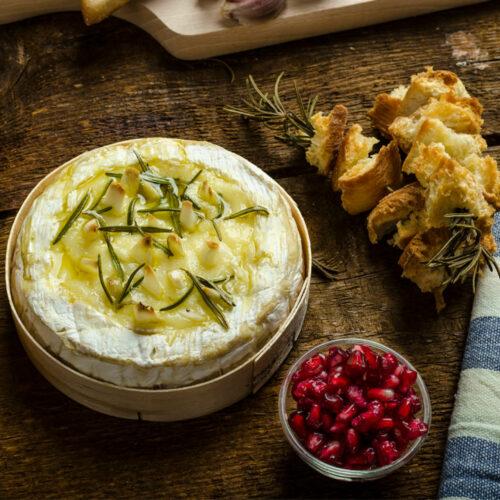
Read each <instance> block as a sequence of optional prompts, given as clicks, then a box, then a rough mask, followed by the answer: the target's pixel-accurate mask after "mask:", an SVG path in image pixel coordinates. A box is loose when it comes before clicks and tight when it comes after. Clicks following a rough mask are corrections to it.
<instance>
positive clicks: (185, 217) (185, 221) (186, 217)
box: [180, 200, 198, 231]
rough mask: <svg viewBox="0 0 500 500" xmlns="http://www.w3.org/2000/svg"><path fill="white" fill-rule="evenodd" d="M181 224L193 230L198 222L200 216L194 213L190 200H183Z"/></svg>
mask: <svg viewBox="0 0 500 500" xmlns="http://www.w3.org/2000/svg"><path fill="white" fill-rule="evenodd" d="M180 221H181V224H182V225H183V226H184V227H185V228H186V229H188V230H189V231H192V230H193V229H194V227H195V226H196V223H197V222H198V216H197V215H196V214H195V213H194V210H193V204H192V203H191V202H190V201H187V200H185V201H183V202H182V207H181V215H180Z"/></svg>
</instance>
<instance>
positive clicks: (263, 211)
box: [224, 205, 269, 220]
mask: <svg viewBox="0 0 500 500" xmlns="http://www.w3.org/2000/svg"><path fill="white" fill-rule="evenodd" d="M253 212H256V213H259V214H260V215H265V216H268V215H269V210H268V209H267V208H265V207H261V206H260V205H255V206H254V207H248V208H244V209H243V210H240V211H239V212H235V213H233V214H231V215H228V216H227V217H224V220H229V219H236V218H237V217H243V216H244V215H248V214H251V213H253Z"/></svg>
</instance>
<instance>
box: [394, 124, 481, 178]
mask: <svg viewBox="0 0 500 500" xmlns="http://www.w3.org/2000/svg"><path fill="white" fill-rule="evenodd" d="M432 143H440V144H442V145H443V146H444V149H445V151H446V152H447V153H448V155H449V156H451V157H452V158H454V159H456V160H457V161H459V162H460V161H461V160H463V159H464V158H466V157H467V156H469V155H470V154H472V153H475V154H481V152H482V151H483V150H484V149H485V148H486V141H485V140H484V139H483V138H482V137H481V136H480V135H470V134H461V133H457V132H454V131H453V130H452V129H451V128H449V127H447V126H446V125H444V124H443V123H442V122H441V121H440V120H436V119H434V118H426V119H425V120H424V121H423V122H422V124H421V125H420V128H419V129H418V132H417V135H416V137H415V141H414V142H413V146H412V147H411V149H410V152H409V153H408V156H407V157H406V160H405V162H404V164H403V172H406V173H408V174H412V173H414V165H413V164H414V162H415V160H416V159H417V158H418V156H420V148H421V145H422V144H424V145H428V144H432Z"/></svg>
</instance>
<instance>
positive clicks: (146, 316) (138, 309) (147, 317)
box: [134, 302, 159, 326]
mask: <svg viewBox="0 0 500 500" xmlns="http://www.w3.org/2000/svg"><path fill="white" fill-rule="evenodd" d="M134 317H135V322H136V324H137V325H138V326H150V325H152V324H154V323H156V322H157V321H158V319H159V318H158V315H157V314H156V312H155V310H154V309H153V308H152V307H151V306H146V305H144V304H143V303H142V302H139V303H137V304H135V306H134Z"/></svg>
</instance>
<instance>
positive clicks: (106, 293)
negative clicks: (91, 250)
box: [97, 254, 113, 305]
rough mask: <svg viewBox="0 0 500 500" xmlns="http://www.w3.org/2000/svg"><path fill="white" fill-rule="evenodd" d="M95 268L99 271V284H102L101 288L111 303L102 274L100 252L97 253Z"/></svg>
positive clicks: (111, 299)
mask: <svg viewBox="0 0 500 500" xmlns="http://www.w3.org/2000/svg"><path fill="white" fill-rule="evenodd" d="M97 269H98V271H99V281H100V282H101V286H102V289H103V290H104V294H105V295H106V297H107V298H108V300H109V302H110V303H111V305H113V297H111V294H110V293H109V291H108V289H107V287H106V283H104V276H103V274H102V264H101V254H98V255H97Z"/></svg>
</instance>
